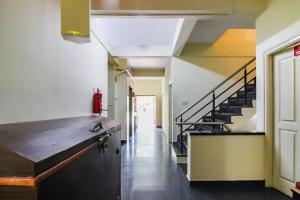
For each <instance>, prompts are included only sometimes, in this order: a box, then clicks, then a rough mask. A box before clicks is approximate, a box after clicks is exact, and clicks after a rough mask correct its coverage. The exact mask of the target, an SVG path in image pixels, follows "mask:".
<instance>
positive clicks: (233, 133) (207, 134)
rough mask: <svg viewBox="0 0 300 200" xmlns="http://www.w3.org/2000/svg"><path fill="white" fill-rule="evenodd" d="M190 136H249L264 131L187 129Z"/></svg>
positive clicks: (261, 133)
mask: <svg viewBox="0 0 300 200" xmlns="http://www.w3.org/2000/svg"><path fill="white" fill-rule="evenodd" d="M188 134H189V135H191V136H249V135H253V136H255V135H265V133H264V132H242V131H240V132H224V133H203V132H202V133H201V132H199V131H188Z"/></svg>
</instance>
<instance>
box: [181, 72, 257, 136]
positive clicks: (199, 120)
mask: <svg viewBox="0 0 300 200" xmlns="http://www.w3.org/2000/svg"><path fill="white" fill-rule="evenodd" d="M255 79H256V77H255V78H252V79H251V80H250V81H248V82H247V83H251V82H252V81H254V80H255ZM243 87H244V86H242V87H240V88H239V89H238V90H236V91H235V92H233V93H232V94H231V95H230V96H229V97H228V98H226V99H225V100H224V101H222V102H221V103H219V104H218V105H217V106H215V108H217V107H218V106H220V105H221V104H222V103H224V102H225V101H227V100H228V99H229V98H230V97H232V96H233V95H234V94H235V93H236V92H238V91H240V90H241V89H242V88H243ZM210 103H211V102H210ZM210 103H209V104H210ZM209 113H211V111H209V112H207V113H206V114H205V115H203V116H202V117H201V118H199V119H198V120H197V121H196V122H193V123H199V121H201V120H202V119H203V117H204V116H206V115H208V114H209ZM184 123H186V122H184ZM200 123H201V122H200ZM221 123H222V122H221ZM176 124H177V123H176ZM192 126H193V125H190V126H189V127H187V128H185V129H184V130H183V131H182V132H185V131H187V130H188V129H189V128H191V127H192ZM181 134H182V133H181Z"/></svg>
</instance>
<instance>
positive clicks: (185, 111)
mask: <svg viewBox="0 0 300 200" xmlns="http://www.w3.org/2000/svg"><path fill="white" fill-rule="evenodd" d="M255 60H256V58H253V59H251V60H250V61H249V62H247V63H246V64H245V65H243V66H242V67H241V68H240V69H238V70H237V71H236V72H234V73H233V74H231V75H230V76H229V77H228V78H226V79H225V80H224V81H222V82H221V83H220V84H218V85H217V86H216V87H214V88H213V89H212V90H211V91H210V92H208V93H207V94H206V95H204V96H203V97H202V98H201V99H200V100H198V101H197V102H195V103H194V104H192V105H191V106H189V107H188V108H186V109H185V110H184V111H182V112H181V113H180V114H179V115H177V117H176V118H175V121H177V120H178V119H179V118H180V117H181V116H183V115H184V114H185V113H187V112H188V111H189V110H191V109H192V108H193V107H195V106H196V105H197V104H199V103H200V102H201V101H203V100H204V99H205V98H206V97H208V96H209V95H210V94H212V93H213V92H214V91H215V90H217V89H218V88H219V87H221V86H222V85H223V84H224V83H226V82H227V81H229V80H230V79H231V78H232V77H234V76H235V75H237V74H238V73H239V72H241V71H242V70H243V69H245V68H246V67H248V66H249V65H250V64H251V63H253V62H254V61H255Z"/></svg>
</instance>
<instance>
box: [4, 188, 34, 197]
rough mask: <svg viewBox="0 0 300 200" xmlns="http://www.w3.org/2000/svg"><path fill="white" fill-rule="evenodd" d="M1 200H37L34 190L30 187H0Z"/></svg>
mask: <svg viewBox="0 0 300 200" xmlns="http://www.w3.org/2000/svg"><path fill="white" fill-rule="evenodd" d="M0 199H1V200H37V196H36V190H35V189H34V188H32V187H10V186H0Z"/></svg>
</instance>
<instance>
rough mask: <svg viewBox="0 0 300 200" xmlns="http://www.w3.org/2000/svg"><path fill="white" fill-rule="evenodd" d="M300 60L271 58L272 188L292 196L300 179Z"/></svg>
mask: <svg viewBox="0 0 300 200" xmlns="http://www.w3.org/2000/svg"><path fill="white" fill-rule="evenodd" d="M299 95H300V57H294V54H293V51H292V50H289V51H286V52H283V53H280V54H278V55H275V56H274V97H275V98H274V120H275V121H274V133H275V136H274V167H273V168H274V169H273V178H274V182H273V185H274V187H275V188H276V189H278V190H279V191H281V192H283V193H285V194H286V195H289V196H291V195H292V193H291V191H290V190H291V188H292V187H294V186H295V182H296V181H299V178H300V175H299V171H300V165H299V160H300V159H299V156H300V148H299V147H300V98H299V97H300V96H299Z"/></svg>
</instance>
